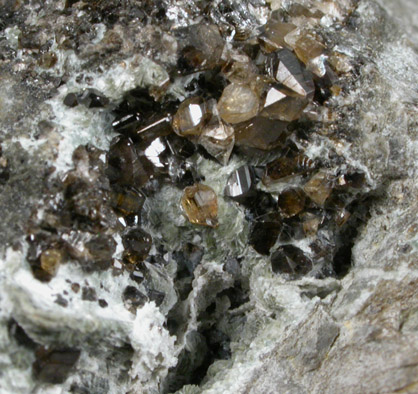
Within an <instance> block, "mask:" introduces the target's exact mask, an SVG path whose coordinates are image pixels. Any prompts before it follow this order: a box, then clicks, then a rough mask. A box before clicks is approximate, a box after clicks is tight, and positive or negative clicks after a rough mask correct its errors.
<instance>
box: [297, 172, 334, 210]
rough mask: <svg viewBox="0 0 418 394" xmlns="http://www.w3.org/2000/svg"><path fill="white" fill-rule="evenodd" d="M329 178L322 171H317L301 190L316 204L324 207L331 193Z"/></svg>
mask: <svg viewBox="0 0 418 394" xmlns="http://www.w3.org/2000/svg"><path fill="white" fill-rule="evenodd" d="M331 182H332V181H331V177H330V175H329V174H327V173H326V172H324V171H319V172H317V173H316V174H315V175H313V176H312V178H311V179H309V181H308V182H307V183H306V184H305V186H304V187H303V190H304V191H305V193H306V195H307V196H308V197H309V198H310V199H311V200H312V201H313V202H315V203H316V204H318V205H320V206H322V205H324V203H325V201H326V199H327V198H328V197H329V196H330V194H331V192H332V183H331Z"/></svg>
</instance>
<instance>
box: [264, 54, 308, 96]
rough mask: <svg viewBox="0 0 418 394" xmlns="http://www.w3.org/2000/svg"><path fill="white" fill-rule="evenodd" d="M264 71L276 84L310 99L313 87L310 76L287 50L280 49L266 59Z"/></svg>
mask: <svg viewBox="0 0 418 394" xmlns="http://www.w3.org/2000/svg"><path fill="white" fill-rule="evenodd" d="M266 70H267V72H268V74H269V75H270V76H271V77H272V78H274V79H275V80H276V81H277V82H279V83H281V84H282V85H284V86H285V87H287V88H288V89H290V90H292V91H294V92H295V93H297V94H298V95H300V96H303V97H311V96H312V95H313V93H314V90H315V86H314V83H313V80H312V76H311V74H310V72H309V71H307V70H306V69H305V68H304V67H303V66H302V65H301V64H300V63H299V60H298V59H297V58H296V56H295V55H294V54H293V53H292V52H291V51H290V50H288V49H285V48H284V49H281V50H279V51H277V52H276V53H274V54H272V55H270V56H269V57H268V59H267V63H266Z"/></svg>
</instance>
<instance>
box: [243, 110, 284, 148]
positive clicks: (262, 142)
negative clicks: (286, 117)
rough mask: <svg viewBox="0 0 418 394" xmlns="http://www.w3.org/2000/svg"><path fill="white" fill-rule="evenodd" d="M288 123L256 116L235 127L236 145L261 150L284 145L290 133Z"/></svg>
mask: <svg viewBox="0 0 418 394" xmlns="http://www.w3.org/2000/svg"><path fill="white" fill-rule="evenodd" d="M287 125H288V123H287V122H282V121H280V120H274V119H269V118H266V117H263V116H256V117H254V118H252V119H251V120H249V121H247V122H244V123H240V124H237V125H236V126H235V144H236V145H238V146H246V147H250V148H255V149H261V150H271V149H274V148H277V147H278V146H281V145H283V143H284V142H285V140H286V138H287V136H288V131H287Z"/></svg>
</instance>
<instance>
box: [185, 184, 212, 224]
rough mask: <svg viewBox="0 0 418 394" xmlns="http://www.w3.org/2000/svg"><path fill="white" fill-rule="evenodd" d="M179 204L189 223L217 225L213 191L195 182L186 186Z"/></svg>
mask: <svg viewBox="0 0 418 394" xmlns="http://www.w3.org/2000/svg"><path fill="white" fill-rule="evenodd" d="M181 206H182V208H183V211H184V213H185V214H186V216H187V219H188V220H189V221H190V223H193V224H199V225H201V226H209V227H217V226H218V199H217V196H216V193H215V191H214V190H213V189H212V188H211V187H209V186H206V185H203V184H201V183H197V184H195V185H193V186H189V187H186V188H185V189H184V192H183V196H182V198H181Z"/></svg>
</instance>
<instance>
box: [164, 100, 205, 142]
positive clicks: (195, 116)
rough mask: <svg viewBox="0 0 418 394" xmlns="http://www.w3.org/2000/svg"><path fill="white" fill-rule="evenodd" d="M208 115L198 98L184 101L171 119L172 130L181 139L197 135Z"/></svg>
mask: <svg viewBox="0 0 418 394" xmlns="http://www.w3.org/2000/svg"><path fill="white" fill-rule="evenodd" d="M209 116H210V114H209V113H208V111H207V108H206V103H205V102H204V101H203V99H202V98H200V97H192V98H189V99H186V100H184V101H183V102H182V103H181V104H180V106H179V109H178V110H177V112H176V114H175V115H174V117H173V122H172V124H173V129H174V131H175V132H176V133H177V134H178V135H179V136H181V137H184V136H187V135H199V134H200V132H201V130H202V127H203V125H204V124H205V123H206V121H207V120H208V117H209Z"/></svg>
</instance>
